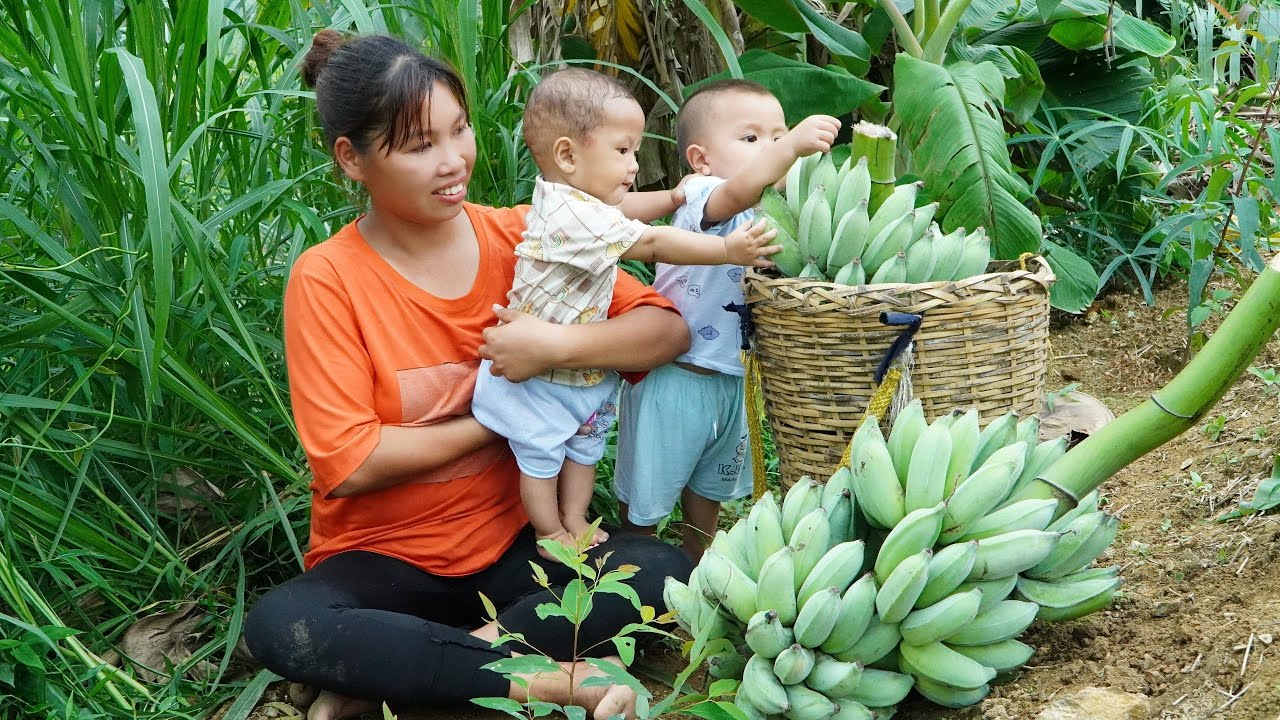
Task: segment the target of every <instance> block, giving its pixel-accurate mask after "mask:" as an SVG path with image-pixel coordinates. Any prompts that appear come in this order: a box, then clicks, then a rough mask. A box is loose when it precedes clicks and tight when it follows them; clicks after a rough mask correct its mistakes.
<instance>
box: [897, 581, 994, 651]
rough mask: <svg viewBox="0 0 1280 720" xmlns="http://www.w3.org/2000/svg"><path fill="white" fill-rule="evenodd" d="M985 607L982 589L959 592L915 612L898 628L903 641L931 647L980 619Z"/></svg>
mask: <svg viewBox="0 0 1280 720" xmlns="http://www.w3.org/2000/svg"><path fill="white" fill-rule="evenodd" d="M981 604H982V590H980V589H978V588H974V589H972V590H970V591H968V592H963V593H955V594H954V595H950V596H948V597H946V598H944V599H942V600H939V601H938V602H936V603H934V604H932V605H930V606H929V607H927V608H923V609H920V610H913V611H912V612H911V613H909V614H908V615H907V617H906V618H904V619H903V620H902V622H901V623H900V624H899V625H898V632H900V633H902V642H904V643H908V644H910V645H927V644H929V643H931V642H938V641H940V640H945V639H946V638H948V637H949V636H951V635H952V634H954V633H955V632H957V631H959V630H960V629H961V628H963V627H964V626H965V625H967V624H968V623H970V622H972V621H973V619H974V618H975V617H977V616H978V606H979V605H981Z"/></svg>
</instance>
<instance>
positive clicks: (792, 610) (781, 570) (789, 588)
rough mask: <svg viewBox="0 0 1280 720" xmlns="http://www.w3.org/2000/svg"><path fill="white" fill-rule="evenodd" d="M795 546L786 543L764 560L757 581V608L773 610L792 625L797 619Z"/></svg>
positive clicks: (782, 621)
mask: <svg viewBox="0 0 1280 720" xmlns="http://www.w3.org/2000/svg"><path fill="white" fill-rule="evenodd" d="M795 553H796V551H795V548H792V547H791V546H790V545H784V546H783V547H782V548H781V549H779V550H778V551H777V552H775V553H774V554H772V555H770V556H769V558H768V559H767V560H765V561H764V565H763V566H762V567H761V568H760V581H759V582H758V583H756V608H757V609H758V610H773V611H776V612H777V613H778V621H779V622H781V623H782V624H783V625H786V626H788V627H790V626H791V625H792V624H794V623H795V621H796V614H797V612H798V610H799V608H797V607H796V586H795Z"/></svg>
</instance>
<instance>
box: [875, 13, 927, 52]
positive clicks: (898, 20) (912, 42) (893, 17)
mask: <svg viewBox="0 0 1280 720" xmlns="http://www.w3.org/2000/svg"><path fill="white" fill-rule="evenodd" d="M923 2H924V0H918V2H917V4H919V3H923ZM880 7H881V8H883V9H884V12H885V14H886V15H888V16H889V20H890V21H892V22H893V29H894V31H895V32H896V33H897V35H898V42H899V43H900V44H901V45H902V49H903V50H906V51H907V52H909V53H911V57H913V58H916V59H917V60H919V59H921V58H923V57H924V48H923V47H920V41H919V40H917V39H916V36H915V33H913V32H911V25H910V24H909V23H908V22H907V18H906V17H905V16H904V15H903V14H902V12H901V11H899V10H898V6H897V5H894V4H893V0H880Z"/></svg>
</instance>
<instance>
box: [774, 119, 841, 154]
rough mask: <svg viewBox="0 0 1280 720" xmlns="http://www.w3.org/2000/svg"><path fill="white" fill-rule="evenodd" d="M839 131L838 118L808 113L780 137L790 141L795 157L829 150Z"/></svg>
mask: <svg viewBox="0 0 1280 720" xmlns="http://www.w3.org/2000/svg"><path fill="white" fill-rule="evenodd" d="M839 132H840V121H839V120H837V119H835V118H833V117H831V116H830V115H810V116H809V117H807V118H805V119H803V120H801V121H800V123H799V124H798V125H796V126H795V127H793V128H791V132H789V133H787V134H786V135H783V136H782V138H783V139H784V140H786V141H787V142H788V143H790V145H791V149H792V151H793V152H795V155H796V157H804V156H806V155H812V154H814V153H816V152H830V151H831V145H832V144H833V143H834V142H835V141H836V133H839Z"/></svg>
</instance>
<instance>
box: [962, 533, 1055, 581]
mask: <svg viewBox="0 0 1280 720" xmlns="http://www.w3.org/2000/svg"><path fill="white" fill-rule="evenodd" d="M1057 543H1058V533H1055V532H1047V531H1044V530H1014V531H1013V532H1007V533H1003V534H1001V535H996V536H994V537H989V538H983V539H981V540H979V541H978V559H977V560H976V561H974V563H973V569H972V570H970V571H969V578H968V579H970V580H994V579H996V578H1002V577H1007V576H1009V575H1016V574H1017V573H1020V572H1022V571H1024V570H1027V569H1028V568H1031V567H1034V566H1035V565H1036V564H1037V563H1039V562H1040V561H1042V560H1044V559H1045V558H1046V557H1048V556H1049V553H1051V552H1053V546H1054V545H1056V544H1057Z"/></svg>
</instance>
